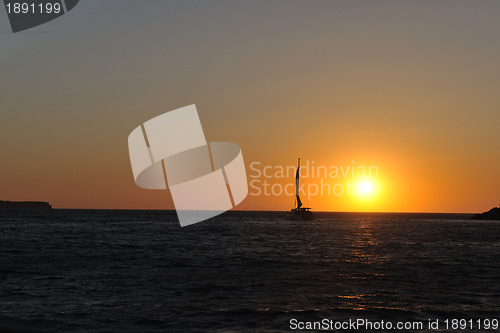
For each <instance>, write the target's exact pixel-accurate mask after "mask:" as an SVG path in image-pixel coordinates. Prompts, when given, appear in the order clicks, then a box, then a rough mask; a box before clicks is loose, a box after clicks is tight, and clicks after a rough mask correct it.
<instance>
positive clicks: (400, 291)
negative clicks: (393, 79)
mask: <svg viewBox="0 0 500 333" xmlns="http://www.w3.org/2000/svg"><path fill="white" fill-rule="evenodd" d="M470 218H471V215H463V214H401V213H326V212H325V213H315V218H314V219H313V220H297V219H294V218H293V216H291V215H290V214H289V213H287V212H242V211H231V212H226V213H224V214H222V215H220V216H218V217H215V218H212V219H210V220H208V221H205V222H201V223H198V224H194V225H191V226H188V227H183V228H181V227H180V225H179V223H178V220H177V216H176V213H175V211H144V210H142V211H140V210H135V211H134V210H59V209H55V210H47V211H0V332H4V333H10V332H23V333H29V332H316V331H320V330H331V331H339V332H344V331H349V332H354V331H355V332H382V331H388V332H400V331H401V332H403V331H404V332H498V331H499V330H500V328H499V327H498V320H499V319H500V221H476V220H471V219H470ZM495 320H496V321H495ZM353 323H359V325H358V326H354V325H353ZM416 323H421V324H422V326H418V324H416ZM495 323H496V328H495ZM389 324H390V325H391V326H389ZM435 324H437V325H438V326H435ZM454 324H456V325H455V326H453V325H454ZM462 324H463V325H464V326H463V327H460V326H457V325H462ZM320 325H323V326H320ZM349 325H350V326H349ZM396 325H400V326H396ZM486 327H487V328H486Z"/></svg>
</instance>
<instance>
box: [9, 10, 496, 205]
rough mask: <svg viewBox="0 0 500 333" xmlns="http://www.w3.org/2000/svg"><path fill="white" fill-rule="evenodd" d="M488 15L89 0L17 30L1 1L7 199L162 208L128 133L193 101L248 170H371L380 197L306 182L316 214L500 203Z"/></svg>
mask: <svg viewBox="0 0 500 333" xmlns="http://www.w3.org/2000/svg"><path fill="white" fill-rule="evenodd" d="M499 18H500V1H496V0H491V1H487V0H483V1H455V0H453V1H396V0H395V1H372V0H369V1H352V0H349V1H333V0H327V1H292V0H284V1H247V2H244V1H186V0H182V1H160V0H158V1H154V0H147V1H132V0H127V1H125V0H108V1H97V0H83V1H80V3H79V5H78V6H77V7H75V8H74V9H73V10H72V11H71V12H69V13H68V14H66V15H63V16H62V17H60V18H58V19H56V20H54V21H51V22H49V23H47V24H44V25H42V26H39V27H36V28H33V29H30V30H27V31H24V32H20V33H16V34H13V33H12V32H11V30H10V27H9V23H8V20H7V15H6V13H5V8H4V7H3V5H2V7H1V9H0V45H1V46H0V77H1V83H0V119H1V121H0V126H1V128H0V129H1V130H0V140H1V141H0V142H1V144H0V156H1V164H0V171H1V173H0V200H41V201H49V202H51V203H52V204H53V206H54V207H56V208H112V209H122V208H123V209H164V208H168V209H171V208H173V204H172V199H171V197H170V194H169V192H167V191H151V190H144V189H140V188H138V187H137V186H136V185H135V183H134V179H133V176H132V171H131V167H130V160H129V155H128V147H127V138H128V135H129V133H130V132H131V131H132V130H133V129H134V128H136V127H137V126H138V125H140V124H141V123H143V122H144V121H146V120H148V119H151V118H153V117H155V116H157V115H159V114H162V113H164V112H166V111H169V110H173V109H176V108H179V107H182V106H186V105H190V104H196V106H197V108H198V112H199V115H200V119H201V121H202V124H203V128H204V131H205V136H206V138H207V140H209V141H229V142H234V143H237V144H238V145H239V146H240V147H241V149H242V152H243V158H244V160H245V163H246V165H247V173H248V176H251V175H254V174H255V173H254V172H253V171H252V170H251V169H250V164H251V163H253V162H259V163H260V165H261V166H262V167H263V166H266V165H269V166H295V165H296V163H297V158H298V157H300V158H301V159H302V162H303V163H306V162H307V161H309V162H310V163H312V162H313V161H314V164H315V165H317V166H318V165H323V166H328V167H330V166H344V167H347V166H352V165H356V166H376V167H377V169H378V177H372V179H369V180H364V181H369V182H370V184H372V185H373V186H374V188H373V190H374V191H375V192H374V193H371V194H370V195H354V196H349V195H341V196H336V195H316V196H312V197H310V198H309V199H308V200H307V204H308V206H310V207H312V208H313V210H315V211H397V212H464V213H465V212H479V211H484V210H487V209H489V208H491V207H492V206H494V205H497V204H498V202H499V201H500V174H499V169H500V128H499V125H500V93H499V89H500V19H499ZM351 178H352V179H351ZM351 178H332V177H327V178H325V179H323V182H330V184H336V183H342V184H344V183H345V182H347V180H350V181H352V182H357V181H361V179H357V177H351ZM249 180H252V178H250V177H249ZM270 181H272V182H276V183H279V184H286V183H292V182H293V175H292V177H289V178H286V179H271V180H270ZM302 181H303V182H304V183H305V184H319V183H320V182H321V179H319V178H318V177H309V178H307V177H306V178H304V179H302ZM293 201H294V198H293V196H287V195H281V196H264V195H259V196H253V195H249V196H248V197H247V199H245V201H244V202H243V203H242V204H241V205H239V206H238V207H237V209H255V210H288V209H290V208H291V206H292V205H293Z"/></svg>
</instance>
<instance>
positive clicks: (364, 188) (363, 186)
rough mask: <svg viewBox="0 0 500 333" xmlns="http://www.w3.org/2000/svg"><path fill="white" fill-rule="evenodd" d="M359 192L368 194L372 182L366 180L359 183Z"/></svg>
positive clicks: (371, 190) (371, 189) (370, 190)
mask: <svg viewBox="0 0 500 333" xmlns="http://www.w3.org/2000/svg"><path fill="white" fill-rule="evenodd" d="M359 192H360V194H370V193H372V192H373V184H372V183H370V182H368V181H363V182H361V183H359Z"/></svg>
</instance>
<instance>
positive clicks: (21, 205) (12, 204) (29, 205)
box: [0, 200, 52, 210]
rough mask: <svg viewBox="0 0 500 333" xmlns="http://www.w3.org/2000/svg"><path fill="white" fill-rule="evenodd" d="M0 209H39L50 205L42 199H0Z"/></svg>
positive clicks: (50, 206)
mask: <svg viewBox="0 0 500 333" xmlns="http://www.w3.org/2000/svg"><path fill="white" fill-rule="evenodd" d="M0 209H9V210H40V209H52V205H51V204H50V203H48V202H44V201H3V200H0Z"/></svg>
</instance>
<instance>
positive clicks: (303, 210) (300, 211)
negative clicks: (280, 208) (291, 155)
mask: <svg viewBox="0 0 500 333" xmlns="http://www.w3.org/2000/svg"><path fill="white" fill-rule="evenodd" d="M299 178H300V158H299V162H298V165H297V172H296V173H295V203H294V204H293V208H292V210H291V212H292V214H293V215H294V216H295V217H298V218H302V219H312V217H313V213H312V212H311V208H310V207H302V201H301V200H300V196H299Z"/></svg>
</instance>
